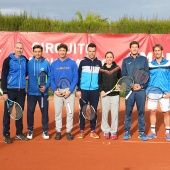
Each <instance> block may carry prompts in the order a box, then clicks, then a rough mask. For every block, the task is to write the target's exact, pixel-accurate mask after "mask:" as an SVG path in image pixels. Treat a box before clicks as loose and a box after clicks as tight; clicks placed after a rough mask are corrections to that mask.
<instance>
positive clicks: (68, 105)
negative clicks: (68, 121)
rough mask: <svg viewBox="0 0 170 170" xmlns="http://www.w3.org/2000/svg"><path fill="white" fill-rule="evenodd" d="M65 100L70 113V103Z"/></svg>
mask: <svg viewBox="0 0 170 170" xmlns="http://www.w3.org/2000/svg"><path fill="white" fill-rule="evenodd" d="M66 102H67V108H68V112H69V113H70V114H72V112H71V107H70V103H69V101H66Z"/></svg>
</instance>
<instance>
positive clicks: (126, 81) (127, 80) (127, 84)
mask: <svg viewBox="0 0 170 170" xmlns="http://www.w3.org/2000/svg"><path fill="white" fill-rule="evenodd" d="M118 84H119V86H120V91H128V90H131V88H132V86H133V79H132V78H131V77H123V78H122V79H121V80H120V81H119V82H118Z"/></svg>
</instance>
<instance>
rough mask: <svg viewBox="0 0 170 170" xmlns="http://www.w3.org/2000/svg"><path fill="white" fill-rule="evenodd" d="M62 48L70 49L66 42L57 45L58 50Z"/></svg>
mask: <svg viewBox="0 0 170 170" xmlns="http://www.w3.org/2000/svg"><path fill="white" fill-rule="evenodd" d="M60 48H64V49H65V50H66V51H68V47H67V45H66V44H63V43H61V44H60V45H59V46H58V47H57V51H58V50H59V49H60Z"/></svg>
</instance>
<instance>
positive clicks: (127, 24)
mask: <svg viewBox="0 0 170 170" xmlns="http://www.w3.org/2000/svg"><path fill="white" fill-rule="evenodd" d="M76 15H77V19H72V20H70V21H63V20H52V19H49V18H41V17H33V16H28V15H27V13H26V12H23V13H21V14H20V15H16V14H13V15H2V13H0V22H1V24H0V31H20V32H28V31H29V32H70V33H108V34H119V33H120V34H124V33H148V34H169V33H170V19H168V20H158V19H157V18H153V19H151V20H148V19H143V18H142V17H141V18H140V19H138V20H137V19H134V18H129V17H127V16H124V17H123V18H122V19H120V20H119V21H116V22H108V19H107V18H105V19H101V17H100V15H96V14H92V13H88V14H87V15H86V16H85V19H83V17H82V15H81V13H80V12H79V11H77V12H76Z"/></svg>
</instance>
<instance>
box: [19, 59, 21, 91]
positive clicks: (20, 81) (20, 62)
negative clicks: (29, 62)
mask: <svg viewBox="0 0 170 170" xmlns="http://www.w3.org/2000/svg"><path fill="white" fill-rule="evenodd" d="M19 64H20V76H19V88H20V87H21V60H20V59H19Z"/></svg>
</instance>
